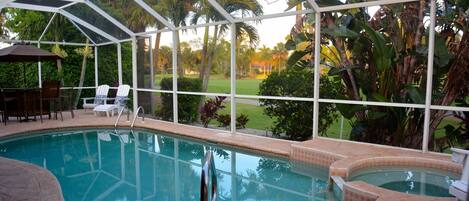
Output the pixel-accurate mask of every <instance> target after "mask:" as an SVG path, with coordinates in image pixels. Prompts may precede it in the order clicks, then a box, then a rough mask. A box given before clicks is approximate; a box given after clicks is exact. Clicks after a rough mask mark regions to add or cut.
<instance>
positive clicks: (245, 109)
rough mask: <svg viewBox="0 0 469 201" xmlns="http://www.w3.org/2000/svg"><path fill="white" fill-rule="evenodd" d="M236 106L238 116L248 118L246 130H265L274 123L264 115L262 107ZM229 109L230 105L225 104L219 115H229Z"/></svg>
mask: <svg viewBox="0 0 469 201" xmlns="http://www.w3.org/2000/svg"><path fill="white" fill-rule="evenodd" d="M236 106H237V108H236V113H237V115H238V116H239V115H240V114H245V115H247V116H248V118H249V121H248V123H247V125H246V128H253V129H259V130H267V129H269V127H270V126H272V124H273V122H274V120H273V119H271V118H270V117H268V116H267V115H265V114H264V107H261V106H256V105H249V104H240V103H238V104H236ZM230 108H231V104H226V108H225V109H223V110H222V111H221V114H230Z"/></svg>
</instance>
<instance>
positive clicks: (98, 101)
mask: <svg viewBox="0 0 469 201" xmlns="http://www.w3.org/2000/svg"><path fill="white" fill-rule="evenodd" d="M108 92H109V85H100V86H98V88H97V89H96V96H95V97H94V98H82V99H83V109H85V111H86V109H94V108H95V107H96V106H98V105H102V104H104V103H105V102H106V98H107V93H108ZM89 100H93V103H89V102H88V101H89Z"/></svg>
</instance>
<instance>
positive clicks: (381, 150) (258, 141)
mask: <svg viewBox="0 0 469 201" xmlns="http://www.w3.org/2000/svg"><path fill="white" fill-rule="evenodd" d="M76 113H78V118H75V119H74V120H73V121H64V122H60V121H57V120H52V121H47V120H46V121H45V122H44V123H43V124H41V123H38V122H32V123H28V125H27V126H25V127H21V128H19V129H10V130H9V131H8V129H7V131H6V132H4V133H2V132H1V131H0V139H2V138H5V137H12V136H18V135H21V134H26V133H29V132H41V131H48V130H66V129H74V128H77V129H80V128H113V127H114V121H115V118H106V117H95V116H93V115H92V114H91V115H89V113H88V114H87V113H84V112H83V111H80V110H79V111H77V112H76ZM83 116H85V118H80V117H83ZM86 116H88V117H86ZM119 123H120V127H119V128H125V129H130V122H126V121H123V120H121V121H120V122H119ZM135 128H137V129H147V130H153V131H159V132H163V133H165V134H169V135H173V136H177V137H185V138H190V139H195V140H200V141H204V142H207V143H210V144H216V145H217V144H218V145H222V146H226V147H228V148H235V149H241V150H246V151H249V152H254V153H260V154H263V155H267V156H274V157H280V158H285V159H289V160H291V161H301V162H305V163H310V164H314V165H319V166H323V167H329V178H330V177H331V176H340V177H342V178H344V179H345V180H346V179H347V177H348V175H351V174H352V172H353V171H355V170H357V169H360V168H366V167H374V166H376V165H396V164H399V165H406V166H410V167H412V166H414V165H417V166H419V167H420V166H421V167H429V168H437V169H441V170H450V171H452V172H460V171H461V169H462V166H461V165H458V164H456V163H453V162H452V161H451V157H450V155H448V154H440V153H432V152H430V153H422V152H421V151H417V150H411V149H406V148H399V147H390V146H384V145H374V144H366V143H360V142H350V141H345V140H337V139H326V138H318V139H314V140H308V141H304V142H296V141H288V140H283V139H274V138H267V137H262V136H255V135H249V134H243V133H236V134H232V133H230V132H229V131H224V130H217V129H210V128H201V127H196V126H192V125H184V124H175V123H173V122H167V121H160V120H154V119H149V120H147V121H145V122H144V123H142V122H140V121H136V123H135ZM389 157H396V158H394V159H392V160H391V159H390V158H389ZM400 159H404V160H400ZM390 161H391V162H390ZM422 161H424V162H422ZM422 164H423V165H422ZM448 164H449V165H448ZM358 167H359V168H358ZM347 183H349V182H345V186H347ZM359 186H364V185H359ZM376 188H378V189H381V190H380V191H378V192H384V191H382V188H379V187H376ZM358 189H359V188H358V187H356V190H358ZM362 190H363V192H367V191H366V189H362ZM384 190H385V189H384ZM392 192H394V191H392ZM395 193H397V194H396V196H398V198H399V197H400V196H399V195H400V194H399V192H395ZM344 195H345V193H344ZM378 197H379V195H378ZM421 197H425V196H421ZM344 200H348V199H347V198H345V199H344Z"/></svg>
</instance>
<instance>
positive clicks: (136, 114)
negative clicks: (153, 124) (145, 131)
mask: <svg viewBox="0 0 469 201" xmlns="http://www.w3.org/2000/svg"><path fill="white" fill-rule="evenodd" d="M124 109H125V107H124V108H122V109H121V110H120V111H119V115H118V116H117V119H116V122H115V123H114V128H117V126H118V125H119V120H120V118H121V116H122V113H123V112H124ZM140 111H142V112H143V115H142V122H145V110H144V109H143V107H142V106H139V107H138V108H137V112H136V113H135V115H134V118H133V120H132V124H131V125H130V128H133V127H134V125H135V120H137V118H138V114H139V112H140ZM129 115H130V113H129V110H127V122H129V121H130V119H129Z"/></svg>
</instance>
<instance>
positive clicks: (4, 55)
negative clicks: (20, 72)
mask: <svg viewBox="0 0 469 201" xmlns="http://www.w3.org/2000/svg"><path fill="white" fill-rule="evenodd" d="M60 59H62V58H61V57H60V56H58V55H56V54H54V53H50V52H48V51H45V50H43V49H39V48H37V47H34V46H31V45H13V46H11V47H7V48H3V49H0V62H39V61H56V60H60Z"/></svg>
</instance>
